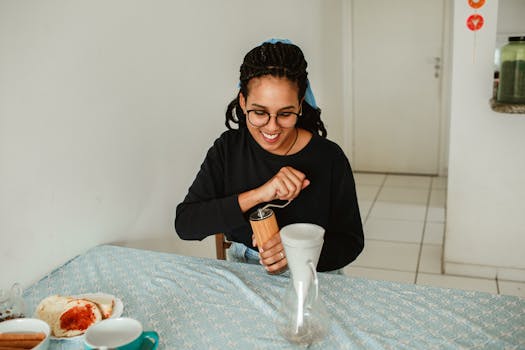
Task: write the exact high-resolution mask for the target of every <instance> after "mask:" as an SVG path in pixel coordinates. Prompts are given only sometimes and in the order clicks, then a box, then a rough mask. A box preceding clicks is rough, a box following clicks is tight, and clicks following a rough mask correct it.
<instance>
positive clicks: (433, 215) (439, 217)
mask: <svg viewBox="0 0 525 350" xmlns="http://www.w3.org/2000/svg"><path fill="white" fill-rule="evenodd" d="M427 221H430V222H445V208H439V207H433V206H429V207H428V212H427Z"/></svg>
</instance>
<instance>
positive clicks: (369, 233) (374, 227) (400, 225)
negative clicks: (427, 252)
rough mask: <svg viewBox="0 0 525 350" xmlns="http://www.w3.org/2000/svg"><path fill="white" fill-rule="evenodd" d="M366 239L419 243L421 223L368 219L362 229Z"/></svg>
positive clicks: (421, 231)
mask: <svg viewBox="0 0 525 350" xmlns="http://www.w3.org/2000/svg"><path fill="white" fill-rule="evenodd" d="M364 231H365V237H366V238H367V239H375V240H383V241H394V242H407V243H420V242H421V237H422V235H423V221H408V220H392V219H377V218H370V219H369V220H368V221H367V222H366V224H365V227H364Z"/></svg>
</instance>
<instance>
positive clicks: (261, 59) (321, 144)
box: [175, 40, 363, 273]
mask: <svg viewBox="0 0 525 350" xmlns="http://www.w3.org/2000/svg"><path fill="white" fill-rule="evenodd" d="M306 67H307V63H306V61H305V59H304V56H303V53H302V51H301V49H299V47H297V46H295V45H293V44H292V43H291V42H289V41H280V40H272V41H270V42H265V43H263V44H262V45H260V46H258V47H256V48H254V49H252V50H251V51H250V52H248V54H246V56H245V57H244V62H243V63H242V65H241V68H240V89H239V93H238V95H237V98H236V99H235V100H233V101H232V102H231V103H230V104H229V105H228V108H227V111H226V127H227V128H228V131H226V132H224V133H223V134H222V135H221V136H220V137H219V138H218V139H217V140H216V141H215V143H214V145H213V146H212V147H211V148H210V150H209V151H208V153H207V155H206V158H205V160H204V162H203V164H202V166H201V169H200V171H199V173H198V174H197V177H196V179H195V180H194V182H193V184H192V185H191V187H190V189H189V191H188V194H187V195H186V197H185V199H184V201H183V202H182V203H180V204H179V205H178V206H177V213H176V218H175V229H176V231H177V233H178V235H179V236H180V237H181V238H182V239H187V240H202V239H204V238H205V237H207V236H209V235H213V234H215V233H218V232H222V233H224V234H225V235H226V237H227V238H228V240H230V241H232V242H234V243H233V244H232V247H231V248H230V249H229V259H231V260H241V261H247V262H256V263H258V262H260V263H261V264H262V265H264V267H265V268H266V270H267V271H269V272H270V273H272V272H277V271H281V270H282V269H283V268H285V267H286V266H287V260H286V255H285V252H284V249H283V245H282V244H281V239H280V235H275V236H274V238H272V239H270V240H269V241H267V242H266V243H265V244H264V245H263V246H261V247H256V243H255V242H254V240H253V237H252V230H251V228H250V224H249V220H248V217H249V214H250V213H252V212H253V211H254V210H256V209H257V208H259V207H262V206H263V205H265V204H267V203H268V202H271V201H278V202H276V203H282V202H281V201H291V202H290V203H289V205H287V206H286V207H285V208H282V209H276V210H275V213H276V217H277V221H278V224H279V227H284V226H285V225H288V224H291V223H296V222H308V223H314V224H317V225H320V226H322V227H323V228H324V229H325V236H324V245H323V249H322V251H321V256H320V258H319V263H318V265H317V270H318V271H334V270H339V269H341V268H342V267H344V266H345V265H347V264H349V263H350V262H352V261H353V260H355V258H356V257H357V256H358V255H359V253H360V252H361V251H362V249H363V229H362V225H361V217H360V214H359V208H358V204H357V197H356V192H355V183H354V179H353V175H352V170H351V168H350V164H349V162H348V159H347V158H346V156H345V155H344V153H343V151H342V150H341V148H340V147H339V146H338V145H336V144H335V143H333V142H331V141H329V140H327V139H326V134H327V133H326V129H325V127H324V124H323V122H322V121H321V110H320V109H319V108H317V106H316V105H315V100H314V98H313V94H312V93H311V89H310V87H309V82H308V79H307V74H308V73H307V71H306ZM305 95H306V99H305ZM235 125H237V128H234V126H235ZM257 249H258V250H259V252H257Z"/></svg>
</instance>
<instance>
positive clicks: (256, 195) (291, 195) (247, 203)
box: [238, 166, 310, 213]
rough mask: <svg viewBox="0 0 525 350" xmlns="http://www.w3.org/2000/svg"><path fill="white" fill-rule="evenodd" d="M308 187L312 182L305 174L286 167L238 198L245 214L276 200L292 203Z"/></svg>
mask: <svg viewBox="0 0 525 350" xmlns="http://www.w3.org/2000/svg"><path fill="white" fill-rule="evenodd" d="M308 185H310V180H308V179H307V178H306V175H305V174H303V173H302V172H300V171H299V170H297V169H294V168H292V167H291V166H285V167H283V168H281V169H280V170H279V172H277V174H275V175H274V176H273V177H272V178H271V179H270V180H268V181H267V182H266V183H265V184H264V185H262V186H260V187H257V188H255V189H253V190H250V191H247V192H244V193H241V194H240V195H239V197H238V201H239V206H240V208H241V210H242V212H243V213H244V212H246V211H247V210H248V209H250V208H253V207H254V206H256V205H258V204H260V203H266V202H271V201H273V200H276V199H280V200H285V201H290V200H292V199H295V198H296V197H297V196H298V195H299V194H300V193H301V191H302V190H304V189H305V188H306V187H307V186H308Z"/></svg>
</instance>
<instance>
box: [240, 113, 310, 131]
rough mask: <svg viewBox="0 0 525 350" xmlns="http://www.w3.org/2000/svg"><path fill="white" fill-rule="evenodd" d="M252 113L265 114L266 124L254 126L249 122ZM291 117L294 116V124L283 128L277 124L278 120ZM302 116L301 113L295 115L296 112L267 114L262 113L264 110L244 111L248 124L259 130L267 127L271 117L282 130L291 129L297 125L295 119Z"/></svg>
mask: <svg viewBox="0 0 525 350" xmlns="http://www.w3.org/2000/svg"><path fill="white" fill-rule="evenodd" d="M252 112H256V113H262V114H266V122H265V123H263V124H260V125H259V124H254V123H253V122H252V121H251V120H250V113H252ZM291 115H295V122H294V123H293V124H291V125H290V126H283V125H282V124H281V123H279V118H280V117H283V116H284V117H285V118H286V117H290V116H291ZM301 115H302V114H301V113H296V112H292V111H283V112H277V113H270V112H267V111H264V110H261V109H250V110H247V111H246V119H247V120H248V122H249V123H250V124H251V125H252V126H254V127H256V128H261V127H263V126H265V125H267V124H268V123H269V122H270V118H271V117H272V116H273V117H275V121H276V122H277V124H279V125H280V126H281V127H283V128H291V127H293V126H295V124H296V123H297V119H298V118H299V117H300V116H301ZM258 116H259V117H261V116H262V115H261V114H259V115H258Z"/></svg>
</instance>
